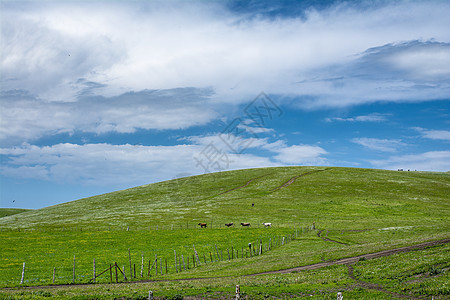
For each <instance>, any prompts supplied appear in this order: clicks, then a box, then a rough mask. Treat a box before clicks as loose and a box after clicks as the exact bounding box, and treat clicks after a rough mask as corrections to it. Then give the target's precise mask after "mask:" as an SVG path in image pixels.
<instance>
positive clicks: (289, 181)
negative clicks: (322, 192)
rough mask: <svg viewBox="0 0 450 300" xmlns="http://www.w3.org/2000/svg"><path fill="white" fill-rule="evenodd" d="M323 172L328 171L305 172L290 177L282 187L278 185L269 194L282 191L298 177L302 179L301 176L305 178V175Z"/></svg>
mask: <svg viewBox="0 0 450 300" xmlns="http://www.w3.org/2000/svg"><path fill="white" fill-rule="evenodd" d="M325 170H328V169H323V170H314V171H311V172H306V173H303V174H300V175H297V176H294V177H292V178H291V179H289V180H288V181H286V182H285V183H283V184H282V185H280V186H279V187H276V188H274V189H273V190H271V191H270V192H275V191H278V190H280V189H282V188H284V187H286V186H288V185H291V184H293V183H294V181H295V180H296V179H297V178H299V177H303V176H306V175H311V174H314V173H318V172H322V171H325Z"/></svg>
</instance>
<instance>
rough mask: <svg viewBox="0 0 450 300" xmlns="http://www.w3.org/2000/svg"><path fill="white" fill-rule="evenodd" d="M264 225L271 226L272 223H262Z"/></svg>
mask: <svg viewBox="0 0 450 300" xmlns="http://www.w3.org/2000/svg"><path fill="white" fill-rule="evenodd" d="M262 224H263V225H264V227H271V226H272V223H262Z"/></svg>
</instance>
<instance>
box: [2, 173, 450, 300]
mask: <svg viewBox="0 0 450 300" xmlns="http://www.w3.org/2000/svg"><path fill="white" fill-rule="evenodd" d="M449 195H450V173H432V172H397V171H386V170H373V169H356V168H334V167H332V168H328V167H281V168H261V169H247V170H238V171H228V172H221V173H213V174H205V175H200V176H193V177H186V178H180V179H176V180H170V181H165V182H160V183H155V184H149V185H145V186H140V187H136V188H132V189H127V190H123V191H117V192H112V193H109V194H104V195H99V196H94V197H90V198H85V199H80V200H76V201H72V202H68V203H64V204H60V205H55V206H51V207H46V208H43V209H38V210H32V211H25V212H21V213H18V214H15V215H8V216H4V217H2V218H0V237H1V240H2V243H1V245H0V274H1V275H0V286H1V287H2V290H0V298H1V297H4V298H11V299H22V298H23V299H39V298H42V299H44V298H45V299H46V298H49V297H54V298H62V299H114V298H120V297H128V298H129V299H143V297H146V296H148V290H153V291H154V292H155V297H159V299H163V298H166V299H177V298H178V299H180V298H182V297H194V298H195V297H198V298H202V297H203V298H221V297H223V298H227V297H228V298H231V297H232V296H233V292H234V288H235V286H236V284H240V285H241V291H242V293H243V295H245V296H247V298H249V299H265V298H270V297H278V298H303V297H309V298H310V299H336V293H337V292H338V291H341V292H343V293H344V295H346V296H345V298H344V299H396V297H401V296H402V295H403V296H405V295H406V296H409V297H422V296H423V297H431V296H433V297H434V299H448V297H449V296H450V292H449V286H448V282H449V279H450V278H449V277H450V276H449V267H450V266H449V265H448V262H449V261H450V251H449V246H448V244H444V245H439V246H435V247H430V248H426V249H423V250H415V251H410V252H406V253H400V254H396V255H392V256H389V257H382V258H377V259H371V260H363V261H360V262H358V263H356V264H354V265H352V266H351V267H348V266H345V265H344V266H342V265H335V266H330V267H326V268H323V269H318V270H310V271H301V272H295V273H288V274H270V275H258V276H247V275H252V274H255V273H261V272H267V271H277V270H282V269H288V268H293V267H298V266H304V265H309V264H314V263H319V262H326V261H333V260H337V259H340V258H345V257H352V256H357V255H362V254H367V253H372V252H377V251H382V250H387V249H395V248H398V247H403V246H409V245H414V244H418V243H422V242H427V241H433V240H440V239H445V238H450V222H449V220H450V217H449V216H450V196H449ZM230 222H233V223H234V224H235V226H234V227H230V228H227V227H225V223H230ZM241 222H248V223H250V224H251V227H242V226H240V223H241ZM263 222H270V223H272V226H271V227H268V228H265V227H264V226H263V225H262V223H263ZM198 223H207V228H200V226H198ZM249 244H251V245H250V246H249ZM94 259H95V268H96V274H100V273H101V272H103V271H106V272H105V273H104V274H102V275H100V276H99V277H98V278H96V284H95V285H94V284H90V285H79V284H85V283H89V282H92V278H93V272H94V271H93V267H94ZM155 259H157V260H156V261H157V262H158V267H156V264H155ZM24 262H25V274H24V281H23V283H22V284H21V283H20V281H21V277H22V276H21V275H22V267H23V263H24ZM130 262H131V269H130ZM116 263H117V265H118V266H119V268H120V270H119V271H118V279H117V280H118V281H120V282H122V283H121V284H114V282H115V281H116V275H115V272H116V269H115V267H113V268H111V271H109V267H110V266H111V265H113V266H114V265H115V264H116ZM74 265H75V274H74ZM123 268H125V270H124V272H125V275H126V279H125V278H124V276H123V274H121V273H120V271H121V270H122V269H123ZM141 270H142V275H141ZM157 272H158V273H157ZM135 273H136V275H135ZM161 273H162V274H161ZM53 275H55V276H54V278H53ZM190 278H196V280H189V281H185V280H183V281H180V279H190ZM141 280H152V281H154V282H139V281H141ZM166 280H174V281H166ZM110 281H112V282H113V284H110ZM124 282H127V283H124ZM131 282H133V283H131ZM53 284H56V285H63V284H70V286H61V287H58V288H55V287H47V288H39V289H37V290H30V289H26V288H24V287H25V286H36V285H41V286H42V285H43V286H47V285H53ZM7 288H8V289H7Z"/></svg>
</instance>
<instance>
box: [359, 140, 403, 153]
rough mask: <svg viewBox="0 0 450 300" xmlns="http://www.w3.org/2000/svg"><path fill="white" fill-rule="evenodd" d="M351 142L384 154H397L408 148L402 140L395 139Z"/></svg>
mask: <svg viewBox="0 0 450 300" xmlns="http://www.w3.org/2000/svg"><path fill="white" fill-rule="evenodd" d="M351 141H352V142H353V143H356V144H359V145H361V146H364V147H366V148H369V149H371V150H376V151H383V152H395V151H397V150H398V149H399V148H401V147H404V146H406V144H405V143H403V142H402V141H401V140H395V139H376V138H354V139H352V140H351Z"/></svg>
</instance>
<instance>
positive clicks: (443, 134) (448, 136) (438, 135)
mask: <svg viewBox="0 0 450 300" xmlns="http://www.w3.org/2000/svg"><path fill="white" fill-rule="evenodd" d="M414 129H415V130H417V131H419V132H420V133H421V134H422V136H423V137H424V138H427V139H432V140H443V141H450V131H448V130H429V129H424V128H420V127H415V128H414Z"/></svg>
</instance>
